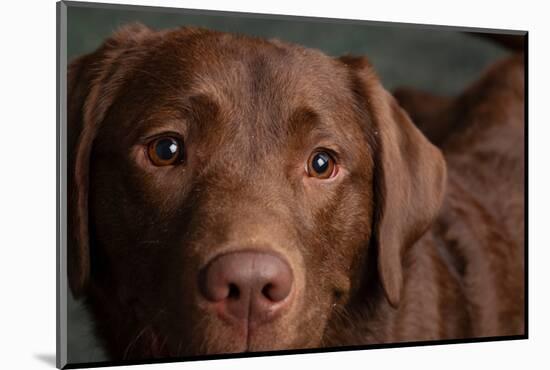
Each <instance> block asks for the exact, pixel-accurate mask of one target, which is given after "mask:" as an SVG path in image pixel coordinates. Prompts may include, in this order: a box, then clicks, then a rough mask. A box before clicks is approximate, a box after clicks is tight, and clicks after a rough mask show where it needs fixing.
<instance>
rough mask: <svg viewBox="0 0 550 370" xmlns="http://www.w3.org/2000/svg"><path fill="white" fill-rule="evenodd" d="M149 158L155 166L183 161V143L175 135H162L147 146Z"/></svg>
mask: <svg viewBox="0 0 550 370" xmlns="http://www.w3.org/2000/svg"><path fill="white" fill-rule="evenodd" d="M147 154H148V155H149V159H150V160H151V162H153V164H154V165H155V166H171V165H175V164H177V163H180V162H181V161H183V143H182V142H181V140H179V139H176V138H174V137H166V136H165V137H160V138H157V139H155V140H153V141H151V142H150V143H149V146H148V147H147Z"/></svg>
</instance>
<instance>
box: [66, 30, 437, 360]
mask: <svg viewBox="0 0 550 370" xmlns="http://www.w3.org/2000/svg"><path fill="white" fill-rule="evenodd" d="M68 106H69V112H68V115H69V151H70V166H69V173H70V179H69V190H70V194H69V228H70V231H69V250H68V270H69V282H70V286H71V289H72V291H73V293H74V294H75V295H76V296H80V295H86V296H88V297H89V299H90V301H91V306H92V308H93V310H94V311H95V313H96V315H97V316H96V317H97V318H98V324H99V327H100V330H101V331H102V332H103V335H104V338H105V339H106V341H107V345H108V347H109V348H110V350H111V351H112V354H113V356H117V357H119V358H122V357H123V356H124V357H126V358H137V357H150V356H160V355H186V354H207V353H222V352H240V351H258V350H277V349H291V348H307V347H318V346H321V345H324V344H326V343H329V342H330V339H329V338H326V333H328V332H329V331H330V330H329V329H330V327H331V325H335V322H336V319H335V317H336V316H337V315H338V312H342V311H345V310H352V309H353V307H358V306H360V305H362V304H364V303H368V302H369V301H370V300H377V299H378V300H384V301H386V300H387V302H389V303H390V304H391V305H392V306H394V307H395V306H397V305H398V304H399V299H400V293H401V290H402V286H403V271H402V264H401V262H402V256H403V254H404V252H405V250H406V247H407V246H408V245H410V244H411V243H413V242H414V241H415V240H416V239H417V238H418V237H419V236H421V235H422V233H424V232H425V230H426V228H427V227H428V226H429V224H430V222H431V221H432V219H433V218H434V217H435V215H436V213H437V211H438V208H439V206H440V203H441V199H442V194H443V189H444V182H445V164H444V160H443V158H442V156H441V154H440V152H439V151H438V150H437V149H436V148H435V147H434V146H432V145H431V144H430V143H429V142H428V141H427V140H426V139H425V138H424V137H423V136H422V134H421V133H420V132H419V131H418V130H417V129H416V128H415V127H414V126H413V124H412V123H411V121H410V120H409V118H408V117H407V115H406V114H405V113H404V112H403V111H402V110H401V109H400V108H399V106H398V105H397V104H396V102H395V101H394V99H393V98H392V96H391V95H390V94H388V93H387V92H386V91H385V90H384V89H383V88H382V86H381V85H380V83H379V81H378V79H377V78H376V77H375V75H374V73H373V71H372V69H371V67H370V66H369V64H368V63H367V62H366V60H365V59H363V58H352V57H344V58H340V59H334V58H331V57H328V56H326V55H324V54H322V53H321V52H319V51H315V50H310V49H305V48H302V47H299V46H295V45H288V44H285V43H282V42H279V41H264V40H259V39H253V38H248V37H241V36H235V35H229V34H224V33H219V32H212V31H206V30H197V29H190V28H183V29H178V30H174V31H167V32H154V31H151V30H149V29H147V28H146V27H143V26H132V27H127V28H125V29H123V30H121V31H119V32H118V33H117V34H115V35H114V36H113V37H112V38H110V39H109V40H107V41H106V42H105V43H104V45H103V46H102V47H101V48H99V49H98V50H97V51H96V52H94V53H92V54H89V55H87V56H84V57H81V58H80V59H77V60H76V61H75V62H73V63H72V64H71V65H70V67H69V76H68ZM373 286H374V287H375V288H376V287H378V286H380V287H382V289H381V290H380V291H382V292H384V293H385V298H384V296H382V298H380V297H378V296H377V295H376V292H377V289H374V288H372V287H373ZM369 294H370V295H369ZM384 304H385V302H384Z"/></svg>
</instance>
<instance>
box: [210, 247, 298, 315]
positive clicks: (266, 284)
mask: <svg viewBox="0 0 550 370" xmlns="http://www.w3.org/2000/svg"><path fill="white" fill-rule="evenodd" d="M293 281H294V278H293V276H292V270H291V269H290V266H289V265H288V263H287V262H286V261H284V260H283V259H281V258H280V257H276V256H274V255H271V254H267V253H261V252H254V251H245V252H233V253H229V254H225V255H221V256H219V257H217V258H215V259H214V260H213V261H212V262H210V263H209V264H208V265H207V266H206V267H205V268H204V269H203V271H202V272H201V276H200V288H201V293H202V295H203V296H204V297H205V298H206V299H207V300H208V301H210V302H212V303H213V304H216V305H218V306H219V312H220V314H221V315H222V316H225V317H229V318H232V319H236V320H239V321H241V320H248V321H249V324H261V323H265V322H268V321H271V320H273V319H274V318H275V317H276V316H277V315H278V314H279V313H280V312H281V311H282V310H283V309H284V307H286V306H288V304H289V303H290V300H291V299H290V292H291V290H292V285H293Z"/></svg>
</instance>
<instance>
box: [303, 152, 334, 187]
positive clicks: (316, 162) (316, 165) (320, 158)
mask: <svg viewBox="0 0 550 370" xmlns="http://www.w3.org/2000/svg"><path fill="white" fill-rule="evenodd" d="M307 174H308V175H309V176H310V177H316V178H318V179H322V180H323V179H328V178H330V177H333V176H334V175H336V163H335V161H334V159H333V158H332V156H331V155H330V154H329V153H327V152H323V151H320V152H313V153H312V154H311V155H310V156H309V159H308V160H307Z"/></svg>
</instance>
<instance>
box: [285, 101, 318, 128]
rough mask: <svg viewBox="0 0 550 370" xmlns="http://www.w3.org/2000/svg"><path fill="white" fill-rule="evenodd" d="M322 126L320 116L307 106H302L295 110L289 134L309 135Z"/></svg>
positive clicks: (290, 122) (291, 118) (291, 117)
mask: <svg viewBox="0 0 550 370" xmlns="http://www.w3.org/2000/svg"><path fill="white" fill-rule="evenodd" d="M319 125H320V117H319V115H318V114H317V113H316V112H315V111H314V110H313V109H311V108H309V107H307V106H301V107H298V108H296V109H295V110H294V112H293V113H292V114H291V115H290V119H289V132H290V133H291V134H307V133H308V132H311V131H313V130H314V129H315V128H318V127H319Z"/></svg>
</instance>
